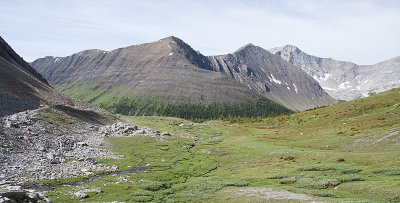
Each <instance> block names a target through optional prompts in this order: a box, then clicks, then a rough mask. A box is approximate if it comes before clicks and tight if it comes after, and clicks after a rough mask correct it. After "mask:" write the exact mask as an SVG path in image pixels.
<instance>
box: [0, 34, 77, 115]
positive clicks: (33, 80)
mask: <svg viewBox="0 0 400 203" xmlns="http://www.w3.org/2000/svg"><path fill="white" fill-rule="evenodd" d="M0 73H1V74H0V116H4V115H10V114H13V113H16V112H20V111H24V110H29V109H35V108H38V107H39V106H40V105H53V104H64V105H71V106H74V105H78V103H79V102H77V101H74V100H73V99H71V98H68V97H67V96H65V95H62V94H60V93H58V92H56V91H54V89H53V88H52V87H50V86H49V85H48V84H47V81H46V80H45V79H44V78H43V77H42V76H41V75H40V74H39V73H37V72H36V70H35V69H33V68H32V67H31V66H30V65H29V64H28V63H27V62H26V61H24V60H23V59H22V58H21V57H20V56H19V55H18V54H17V53H15V51H14V50H13V49H12V48H11V47H10V46H9V45H8V44H7V42H6V41H5V40H4V39H3V38H1V37H0Z"/></svg>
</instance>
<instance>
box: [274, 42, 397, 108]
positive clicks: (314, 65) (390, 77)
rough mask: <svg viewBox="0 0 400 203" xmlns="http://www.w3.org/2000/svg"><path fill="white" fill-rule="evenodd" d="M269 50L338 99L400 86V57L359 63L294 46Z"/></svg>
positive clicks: (365, 95)
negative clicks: (310, 53) (304, 50)
mask: <svg viewBox="0 0 400 203" xmlns="http://www.w3.org/2000/svg"><path fill="white" fill-rule="evenodd" d="M269 51H270V52H271V53H273V54H275V55H277V56H279V57H281V58H282V59H283V60H285V61H287V62H289V63H291V64H293V65H295V66H297V67H300V68H301V69H302V70H304V71H305V72H306V73H308V74H309V75H310V76H312V77H313V78H314V79H315V80H316V81H318V83H319V84H320V85H321V87H322V88H323V89H324V90H325V91H326V92H327V93H328V94H329V95H331V96H332V97H334V98H335V99H338V100H353V99H356V98H360V97H367V96H369V95H371V94H376V93H380V92H384V91H387V90H390V89H393V88H396V87H400V56H398V57H395V58H392V59H389V60H386V61H383V62H380V63H377V64H375V65H357V64H355V63H352V62H346V61H338V60H335V59H332V58H319V57H316V56H312V55H309V54H307V53H305V52H303V51H301V50H300V49H299V48H298V47H296V46H293V45H286V46H284V47H277V48H273V49H271V50H269Z"/></svg>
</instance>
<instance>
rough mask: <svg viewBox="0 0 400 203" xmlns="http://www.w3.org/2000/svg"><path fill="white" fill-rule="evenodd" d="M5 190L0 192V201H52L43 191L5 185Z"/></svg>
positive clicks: (49, 202)
mask: <svg viewBox="0 0 400 203" xmlns="http://www.w3.org/2000/svg"><path fill="white" fill-rule="evenodd" d="M5 190H6V191H7V192H3V193H0V202H46V203H52V201H51V200H50V199H49V198H47V197H46V196H45V195H44V194H43V193H41V192H39V191H36V190H32V189H22V188H21V186H7V187H6V188H5Z"/></svg>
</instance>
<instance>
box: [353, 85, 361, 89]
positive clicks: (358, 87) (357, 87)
mask: <svg viewBox="0 0 400 203" xmlns="http://www.w3.org/2000/svg"><path fill="white" fill-rule="evenodd" d="M351 90H361V87H360V86H356V88H355V89H351Z"/></svg>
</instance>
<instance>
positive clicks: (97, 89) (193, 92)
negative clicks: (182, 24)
mask: <svg viewBox="0 0 400 203" xmlns="http://www.w3.org/2000/svg"><path fill="white" fill-rule="evenodd" d="M250 47H251V46H250ZM260 49H261V48H260ZM260 49H257V51H256V52H254V53H253V52H252V53H251V54H260V53H262V54H261V55H262V56H263V57H266V59H264V58H260V57H258V58H257V57H254V58H252V57H251V56H250V55H251V54H250V55H249V54H244V55H243V57H241V60H243V62H244V61H245V63H244V64H241V62H240V61H237V60H236V59H237V58H238V57H239V56H242V55H241V53H247V51H246V50H248V49H247V48H244V49H243V50H241V51H239V50H238V51H237V52H235V53H233V54H231V55H226V56H211V57H206V56H204V55H202V54H201V53H199V52H196V51H194V50H193V49H192V48H191V47H190V46H189V45H188V44H186V43H185V42H183V41H182V40H180V39H179V38H176V37H173V36H171V37H167V38H164V39H161V40H159V41H156V42H152V43H146V44H141V45H134V46H129V47H125V48H120V49H115V50H112V51H108V52H106V51H101V50H86V51H82V52H79V53H76V54H74V55H71V56H67V57H45V58H41V59H37V60H35V61H34V62H32V66H33V67H34V68H35V69H36V70H38V72H40V73H41V74H42V75H43V76H44V77H45V78H46V79H47V80H48V81H49V82H50V84H52V85H54V86H55V87H57V89H59V90H60V91H62V92H64V93H66V94H68V95H70V96H73V97H76V98H81V99H83V100H85V101H89V102H92V103H94V104H98V105H102V106H107V105H108V102H110V99H111V98H122V97H128V98H132V99H135V98H136V99H137V98H148V99H151V100H153V101H156V100H158V101H162V102H166V103H176V102H186V103H194V104H204V103H205V104H207V103H213V102H217V103H224V102H229V103H241V102H247V101H251V100H254V99H255V98H257V97H260V96H263V97H267V98H269V99H271V100H273V101H275V102H278V103H281V104H283V105H285V106H286V107H288V108H290V109H294V110H305V109H310V108H315V107H317V106H324V105H330V104H334V103H335V102H336V101H335V100H334V99H332V98H330V97H329V96H328V95H327V94H326V93H325V92H324V91H322V89H321V88H320V87H319V85H318V84H317V83H316V82H315V81H314V80H313V79H312V78H311V79H310V78H309V77H308V76H307V75H306V74H301V73H299V70H297V69H295V68H294V66H292V65H291V64H289V63H286V62H284V61H283V60H281V59H280V58H279V57H276V56H274V55H272V54H270V53H268V52H267V51H266V50H260ZM249 50H253V49H252V48H249ZM232 57H233V58H234V57H236V59H232V60H234V61H230V62H229V64H228V63H226V62H225V61H224V60H228V59H231V58H232ZM269 58H272V59H269ZM253 60H256V62H254V61H253ZM263 60H268V61H273V63H272V62H271V63H269V64H268V63H266V62H264V61H263ZM248 64H251V65H252V66H257V67H251V68H245V67H244V66H248ZM239 66H240V68H239ZM242 66H243V68H242ZM270 66H273V67H272V68H273V69H274V70H278V69H279V68H282V69H284V71H278V72H277V71H275V72H269V69H270V68H271V67H270ZM278 66H282V67H278ZM253 69H254V70H255V69H257V72H254V71H253V72H251V71H249V70H253ZM261 69H264V70H265V71H266V72H265V73H264V72H262V70H261ZM288 72H294V73H293V74H291V75H290V76H291V77H292V76H295V75H296V74H300V75H301V77H300V79H305V80H304V81H301V82H300V81H297V80H296V79H294V78H288V76H289V75H288V74H285V73H288ZM281 73H282V75H279V74H281ZM252 74H253V75H252ZM271 74H272V75H273V76H271ZM296 76H299V75H296ZM272 77H275V80H273V79H272ZM273 81H275V83H274V82H273ZM278 81H283V82H281V84H280V86H278V85H276V82H278ZM288 82H289V83H290V84H289V83H288ZM292 83H293V84H292ZM296 85H298V87H297V88H296V87H294V86H296ZM283 86H284V87H283ZM290 88H291V89H290ZM296 90H297V92H296Z"/></svg>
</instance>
